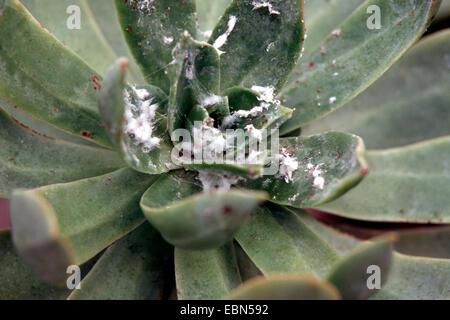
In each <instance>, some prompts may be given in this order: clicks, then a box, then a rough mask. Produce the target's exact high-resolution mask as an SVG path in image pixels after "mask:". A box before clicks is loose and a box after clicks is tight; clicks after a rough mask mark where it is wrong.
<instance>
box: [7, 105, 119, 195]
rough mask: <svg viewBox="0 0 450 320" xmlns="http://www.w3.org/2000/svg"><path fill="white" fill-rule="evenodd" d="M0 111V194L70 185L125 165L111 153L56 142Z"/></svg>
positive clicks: (60, 141)
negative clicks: (45, 186)
mask: <svg viewBox="0 0 450 320" xmlns="http://www.w3.org/2000/svg"><path fill="white" fill-rule="evenodd" d="M17 121H18V120H15V119H14V118H12V117H10V116H9V115H8V114H7V113H6V112H4V111H3V110H2V109H1V108H0V163H1V166H0V195H1V196H2V197H9V196H10V195H11V193H12V191H13V190H14V189H17V188H35V187H40V186H43V185H48V184H54V183H61V182H70V181H73V180H78V179H83V178H89V177H92V176H97V175H101V174H105V173H107V172H111V171H114V170H116V169H118V168H121V167H123V166H125V164H124V163H123V162H122V161H121V160H120V159H119V158H118V157H117V155H116V154H115V153H114V152H111V151H109V150H105V149H99V148H95V147H89V146H83V145H78V144H74V143H70V142H65V141H62V140H56V139H54V138H49V137H46V136H43V135H40V134H37V133H34V132H33V131H32V129H30V128H26V127H24V126H22V125H21V124H20V123H18V122H17Z"/></svg>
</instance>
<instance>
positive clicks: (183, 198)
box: [141, 171, 265, 249]
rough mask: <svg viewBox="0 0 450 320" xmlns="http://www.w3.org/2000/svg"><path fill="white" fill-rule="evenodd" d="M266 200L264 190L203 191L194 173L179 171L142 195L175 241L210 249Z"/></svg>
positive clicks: (166, 234) (163, 230) (145, 207)
mask: <svg viewBox="0 0 450 320" xmlns="http://www.w3.org/2000/svg"><path fill="white" fill-rule="evenodd" d="M264 200H265V193H263V192H250V191H247V192H244V191H239V190H233V189H232V190H226V189H225V190H224V189H217V190H214V191H204V192H202V188H201V187H200V186H199V184H198V182H196V181H195V178H194V174H193V173H189V172H187V173H185V172H183V171H179V172H175V173H173V174H166V175H163V176H161V177H160V178H159V179H158V180H157V181H156V182H155V183H154V184H153V185H152V186H151V187H150V188H149V189H148V190H147V191H146V192H145V194H144V195H143V196H142V199H141V208H142V210H143V211H144V213H145V216H146V218H147V219H148V220H149V221H150V223H152V224H153V226H155V227H156V229H158V230H159V231H160V232H161V234H162V236H163V237H164V239H166V240H167V241H168V242H170V243H171V244H173V245H175V246H177V247H181V248H187V249H209V248H214V247H218V246H220V245H222V244H223V243H225V242H226V241H229V240H230V239H231V238H232V237H233V235H234V233H235V232H236V231H237V229H238V228H239V227H240V225H241V224H242V222H243V221H244V220H245V219H246V218H247V217H248V215H249V214H250V213H251V212H252V210H253V209H255V207H256V206H257V205H258V204H259V203H261V202H262V201H264Z"/></svg>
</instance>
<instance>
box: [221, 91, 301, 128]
mask: <svg viewBox="0 0 450 320" xmlns="http://www.w3.org/2000/svg"><path fill="white" fill-rule="evenodd" d="M224 94H225V95H226V96H227V97H228V101H229V102H228V104H229V107H230V111H231V115H230V116H228V117H225V119H224V120H223V124H222V126H223V127H224V128H240V129H245V127H247V126H248V125H253V127H254V128H255V129H258V130H261V129H267V130H268V131H269V132H268V134H269V133H270V130H269V129H275V128H278V127H279V126H280V125H281V124H282V123H284V122H285V121H286V120H287V119H289V118H290V117H291V114H292V110H291V109H289V108H286V107H283V106H280V105H279V101H274V100H272V99H269V100H268V101H264V98H262V97H261V94H259V93H257V92H255V91H253V90H250V89H246V88H242V87H233V88H229V89H227V90H225V92H224ZM270 100H272V101H270ZM256 108H260V109H256ZM259 110H261V111H259ZM246 113H249V114H248V115H246Z"/></svg>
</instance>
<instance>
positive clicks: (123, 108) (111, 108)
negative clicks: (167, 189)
mask: <svg viewBox="0 0 450 320" xmlns="http://www.w3.org/2000/svg"><path fill="white" fill-rule="evenodd" d="M127 64H128V60H127V59H126V58H122V59H119V60H117V61H116V63H115V64H114V65H113V66H111V68H110V69H109V70H108V72H107V74H106V77H105V80H104V82H103V87H102V89H101V90H100V94H99V97H98V105H99V110H100V115H101V118H102V120H103V122H104V125H105V130H106V132H107V133H108V135H109V138H110V140H111V142H112V143H113V145H114V146H115V147H116V149H117V150H118V151H119V153H120V155H121V156H122V158H123V159H124V160H125V162H126V163H127V164H128V165H129V166H131V167H132V168H133V169H135V170H137V171H140V172H144V173H148V174H157V173H162V172H166V171H168V170H170V169H171V168H173V167H174V165H173V164H172V160H171V156H170V154H171V151H172V143H171V142H170V137H169V136H168V134H167V120H166V118H165V117H164V116H162V115H161V114H160V113H158V111H161V112H164V111H165V110H166V109H167V103H168V98H167V96H166V95H165V94H164V92H162V91H161V90H160V89H159V88H157V87H153V86H146V87H142V88H139V89H136V88H134V87H130V86H128V85H126V84H125V72H126V67H127ZM153 108H155V109H153Z"/></svg>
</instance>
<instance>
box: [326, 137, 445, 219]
mask: <svg viewBox="0 0 450 320" xmlns="http://www.w3.org/2000/svg"><path fill="white" fill-rule="evenodd" d="M366 157H367V162H368V164H369V172H370V173H369V175H368V176H367V177H366V178H365V179H364V180H363V182H362V183H361V184H360V185H359V186H358V187H357V188H355V189H353V190H350V191H349V192H348V193H347V194H345V195H344V196H342V197H341V198H339V199H337V200H335V201H333V202H330V203H328V204H325V205H323V206H320V209H321V210H323V211H327V212H331V213H334V214H337V215H341V216H345V217H349V218H354V219H360V220H369V221H397V222H422V223H428V222H430V223H447V222H449V221H450V198H449V197H448V185H449V183H450V181H449V179H450V167H449V162H448V159H449V158H450V137H443V138H437V139H434V140H429V141H425V142H421V143H418V144H413V145H409V146H406V147H401V148H394V149H387V150H380V151H369V152H367V153H366Z"/></svg>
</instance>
